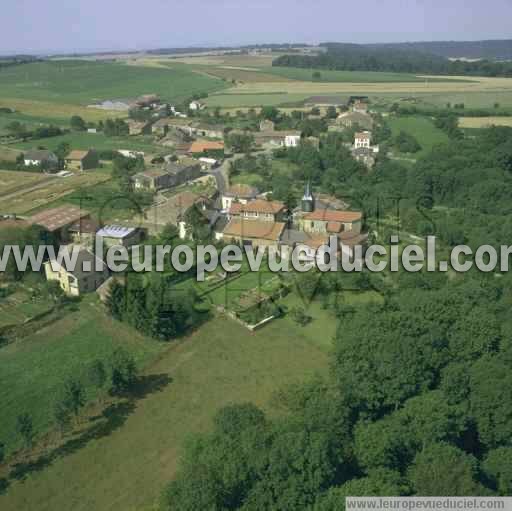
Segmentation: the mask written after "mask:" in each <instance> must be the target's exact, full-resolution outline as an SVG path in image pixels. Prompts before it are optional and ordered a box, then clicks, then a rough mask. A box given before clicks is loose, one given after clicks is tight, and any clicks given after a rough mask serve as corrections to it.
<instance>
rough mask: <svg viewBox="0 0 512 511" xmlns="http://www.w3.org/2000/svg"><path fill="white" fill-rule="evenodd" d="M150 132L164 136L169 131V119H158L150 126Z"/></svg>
mask: <svg viewBox="0 0 512 511" xmlns="http://www.w3.org/2000/svg"><path fill="white" fill-rule="evenodd" d="M151 132H152V133H153V135H157V136H159V137H165V136H166V135H167V133H168V132H169V119H166V118H164V119H158V121H156V122H155V123H153V126H152V127H151Z"/></svg>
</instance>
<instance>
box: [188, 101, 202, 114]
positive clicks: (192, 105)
mask: <svg viewBox="0 0 512 511" xmlns="http://www.w3.org/2000/svg"><path fill="white" fill-rule="evenodd" d="M188 107H189V109H190V110H192V111H193V112H197V111H199V110H203V109H204V108H206V106H205V105H204V104H203V103H201V102H200V101H192V102H191V103H190V104H189V105H188Z"/></svg>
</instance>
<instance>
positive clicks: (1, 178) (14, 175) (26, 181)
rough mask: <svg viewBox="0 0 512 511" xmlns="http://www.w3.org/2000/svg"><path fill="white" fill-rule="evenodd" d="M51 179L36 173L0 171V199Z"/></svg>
mask: <svg viewBox="0 0 512 511" xmlns="http://www.w3.org/2000/svg"><path fill="white" fill-rule="evenodd" d="M49 179H50V178H49V177H48V176H45V175H44V174H39V173H36V172H21V171H18V170H0V197H3V196H4V195H6V194H9V193H11V192H13V191H15V190H18V189H19V188H20V187H23V188H25V187H29V186H32V185H35V184H37V183H41V182H43V181H47V180H49Z"/></svg>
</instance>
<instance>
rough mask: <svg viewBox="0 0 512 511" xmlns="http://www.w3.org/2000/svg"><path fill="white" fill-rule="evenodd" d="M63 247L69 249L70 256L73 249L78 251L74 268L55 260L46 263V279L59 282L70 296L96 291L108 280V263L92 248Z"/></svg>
mask: <svg viewBox="0 0 512 511" xmlns="http://www.w3.org/2000/svg"><path fill="white" fill-rule="evenodd" d="M62 249H63V250H67V251H68V252H69V254H70V256H71V250H77V251H78V256H77V258H76V264H75V266H74V268H65V267H64V266H63V265H60V264H59V263H58V262H57V261H56V260H54V261H47V262H45V263H44V271H45V275H46V280H48V281H50V282H51V281H55V282H58V283H59V284H60V287H61V289H62V290H63V291H64V293H66V294H67V295H68V296H81V295H82V294H84V293H91V292H93V291H96V289H98V287H100V286H101V285H102V284H103V283H104V282H105V281H106V280H107V278H108V268H107V265H106V264H104V263H103V261H102V260H101V259H99V258H98V257H96V256H95V255H94V254H93V253H92V252H91V251H90V250H88V249H86V248H83V247H79V246H75V245H68V246H67V247H65V248H62ZM100 268H101V269H100Z"/></svg>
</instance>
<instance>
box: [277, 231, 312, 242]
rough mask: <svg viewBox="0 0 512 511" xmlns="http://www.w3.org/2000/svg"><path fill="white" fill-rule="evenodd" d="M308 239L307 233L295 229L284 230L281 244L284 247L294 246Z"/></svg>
mask: <svg viewBox="0 0 512 511" xmlns="http://www.w3.org/2000/svg"><path fill="white" fill-rule="evenodd" d="M309 238H310V236H308V234H307V233H305V232H303V231H298V230H296V229H285V230H284V231H283V234H282V236H281V243H283V244H284V245H294V244H295V243H304V242H305V241H307V240H308V239H309Z"/></svg>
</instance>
